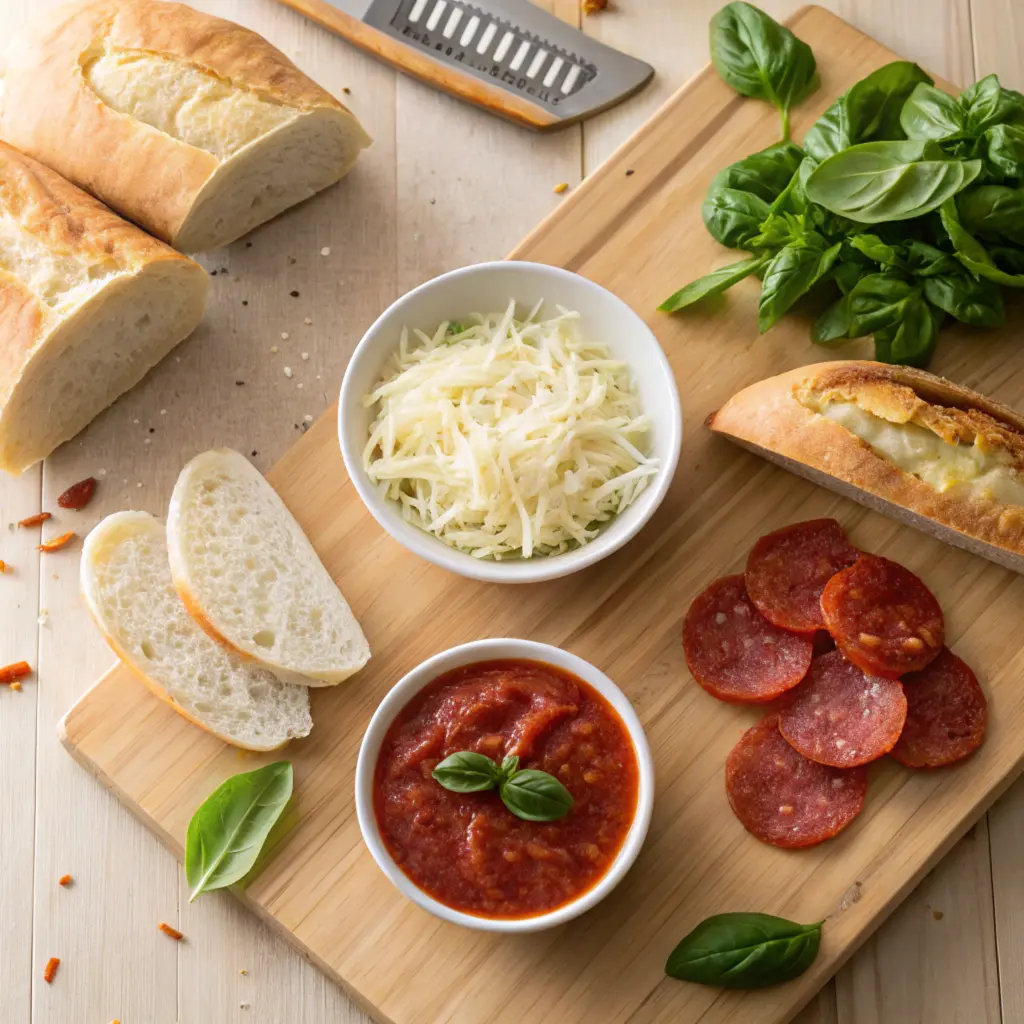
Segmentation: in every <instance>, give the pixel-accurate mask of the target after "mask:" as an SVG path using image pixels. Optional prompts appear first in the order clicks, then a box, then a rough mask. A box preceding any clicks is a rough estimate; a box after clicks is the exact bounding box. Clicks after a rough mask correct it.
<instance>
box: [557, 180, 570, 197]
mask: <svg viewBox="0 0 1024 1024" xmlns="http://www.w3.org/2000/svg"><path fill="white" fill-rule="evenodd" d="M554 191H555V192H557V193H558V194H559V195H561V194H562V193H563V192H568V191H569V182H567V181H563V182H560V183H559V184H557V185H556V186H555V188H554Z"/></svg>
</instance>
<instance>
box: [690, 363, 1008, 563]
mask: <svg viewBox="0 0 1024 1024" xmlns="http://www.w3.org/2000/svg"><path fill="white" fill-rule="evenodd" d="M707 424H708V426H709V427H710V428H711V429H712V430H713V431H715V432H716V433H719V434H723V435H725V436H727V437H729V438H731V439H732V440H733V441H736V442H738V443H739V444H741V445H743V446H744V447H746V448H749V449H751V451H755V452H757V453H758V454H760V455H763V456H765V457H766V458H768V459H771V460H772V461H773V462H777V463H778V464H779V465H781V466H785V467H786V469H789V470H791V471H792V472H794V473H797V474H799V475H800V476H804V477H806V478H807V479H809V480H813V481H814V482H815V483H819V484H822V485H823V486H825V487H828V488H830V489H831V490H833V491H837V492H838V493H839V494H842V495H844V496H845V497H848V498H853V499H854V500H855V501H859V502H860V503H861V504H863V505H867V506H868V507H869V508H873V509H876V510H877V511H879V512H884V513H885V514H886V515H891V516H893V517H895V518H896V519H899V520H901V521H902V522H905V523H910V524H911V525H913V526H916V527H917V528H918V529H920V530H923V531H924V532H925V533H929V534H931V535H932V536H934V537H938V538H939V539H940V540H943V541H946V542H947V543H949V544H955V545H957V546H958V547H962V548H965V549H966V550H968V551H971V552H974V553H975V554H978V555H982V556H983V557H985V558H989V559H991V560H992V561H993V562H998V563H999V564H1000V565H1004V566H1006V567H1007V568H1010V569H1014V570H1015V571H1017V572H1024V417H1022V416H1021V415H1019V414H1018V413H1016V412H1014V411H1013V410H1012V409H1009V408H1007V407H1006V406H1003V405H1000V404H999V403H997V402H993V401H992V400H991V399H988V398H986V397H984V396H983V395H979V394H977V393H976V392H974V391H971V390H969V389H967V388H963V387H960V386H959V385H957V384H953V383H952V382H950V381H948V380H945V379H943V378H942V377H936V376H934V375H933V374H930V373H925V372H924V371H923V370H915V369H911V368H909V367H905V366H889V365H887V364H884V363H873V362H858V361H844V362H832V363H818V364H817V365H814V366H805V367H801V368H800V369H797V370H791V371H790V372H788V373H783V374H780V375H779V376H778V377H770V378H768V379H767V380H762V381H759V382H758V383H757V384H752V385H751V386H750V387H748V388H744V390H743V391H740V392H739V393H738V394H736V395H734V396H733V397H732V398H730V399H729V401H728V402H726V404H725V405H724V406H723V407H722V408H721V409H719V410H718V412H716V413H712V414H711V415H710V416H709V417H708V420H707Z"/></svg>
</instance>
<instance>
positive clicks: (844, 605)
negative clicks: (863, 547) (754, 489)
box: [683, 519, 987, 848]
mask: <svg viewBox="0 0 1024 1024" xmlns="http://www.w3.org/2000/svg"><path fill="white" fill-rule="evenodd" d="M944 640H945V624H944V621H943V616H942V609H941V608H940V607H939V603H938V601H936V600H935V597H934V596H933V594H932V593H931V591H930V590H929V589H928V588H927V587H926V586H925V585H924V583H922V582H921V580H920V579H918V577H917V576H915V575H914V574H913V573H912V572H910V570H909V569H905V568H904V567H903V566H902V565H898V564H897V563H896V562H891V561H889V560H888V559H887V558H880V557H878V556H876V555H869V554H866V553H864V552H861V551H858V550H857V549H856V548H855V547H853V545H852V544H851V543H850V542H849V540H848V539H847V537H846V534H845V533H844V532H843V528H842V527H841V526H840V525H839V523H837V522H836V521H835V520H834V519H814V520H811V521H810V522H806V523H796V524H794V525H792V526H787V527H784V528H783V529H781V530H776V531H775V532H774V533H770V534H768V535H767V536H765V537H762V538H761V539H760V540H759V541H758V542H757V543H756V544H755V545H754V547H753V550H752V551H751V552H750V557H749V558H748V559H747V566H746V571H745V572H744V573H743V574H742V575H737V576H725V577H723V578H722V579H718V580H715V582H714V583H712V584H711V586H709V587H708V588H707V589H706V590H705V591H703V592H702V593H701V594H699V595H698V596H697V597H696V599H695V600H694V602H693V604H692V605H690V610H689V611H688V612H687V614H686V620H685V622H684V624H683V649H684V651H685V653H686V663H687V665H688V666H689V668H690V672H691V673H692V674H693V677H694V679H696V680H697V682H698V683H700V685H701V686H702V687H704V689H705V690H707V691H708V693H710V694H711V695H712V696H714V697H717V698H718V699H719V700H724V701H730V702H733V703H740V704H760V703H767V702H769V701H777V702H778V703H777V704H776V705H775V706H774V707H773V709H772V710H771V712H770V713H769V714H768V715H767V716H766V717H765V718H764V719H762V721H760V722H759V723H758V724H757V725H755V726H754V727H753V728H752V729H749V730H748V731H747V732H746V733H744V735H743V737H742V738H741V739H740V741H739V743H737V744H736V746H735V747H734V748H733V750H732V752H731V753H730V754H729V757H728V760H727V761H726V765H725V785H726V792H727V794H728V797H729V803H730V804H731V805H732V809H733V811H734V812H735V813H736V816H737V817H738V818H739V819H740V821H741V822H742V823H743V825H744V827H745V828H746V829H747V830H748V831H749V832H751V833H753V835H755V836H757V838H758V839H760V840H762V841H763V842H766V843H771V844H772V845H773V846H782V847H790V848H794V847H802V846H815V845H817V844H818V843H821V842H824V841H825V840H826V839H831V838H832V837H833V836H835V835H837V834H838V833H839V832H841V831H842V830H843V829H844V828H845V827H846V826H847V825H849V824H850V822H851V821H853V819H854V818H855V817H856V816H857V815H858V814H859V813H860V811H861V809H862V808H863V806H864V796H865V793H866V792H867V770H866V768H865V765H866V764H868V762H870V761H874V760H876V759H877V758H880V757H882V756H883V755H885V754H889V755H890V756H891V757H894V758H895V759H896V760H897V761H899V762H900V763H901V764H904V765H906V766H907V767H910V768H937V767H940V766H942V765H948V764H952V763H953V762H954V761H959V760H961V759H962V758H965V757H967V756H968V755H969V754H972V753H973V752H974V751H975V750H977V749H978V747H980V746H981V744H982V741H983V740H984V738H985V727H986V723H987V707H986V703H985V695H984V694H983V693H982V690H981V687H980V686H979V685H978V680H977V678H976V677H975V675H974V673H973V672H972V671H971V669H970V668H969V667H968V666H967V665H966V664H965V663H964V662H963V661H961V660H960V658H958V657H957V656H956V655H955V654H953V652H952V651H950V650H949V648H947V647H946V646H944Z"/></svg>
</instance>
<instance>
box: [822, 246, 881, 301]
mask: <svg viewBox="0 0 1024 1024" xmlns="http://www.w3.org/2000/svg"><path fill="white" fill-rule="evenodd" d="M846 252H847V249H846V247H845V246H844V248H843V249H842V250H841V255H842V256H843V261H842V262H841V263H837V264H836V266H835V269H834V270H833V271H832V277H833V278H834V279H835V282H836V284H837V285H839V290H840V291H841V292H842V293H843V294H844V295H849V294H850V292H851V291H853V289H854V286H855V285H856V284H857V282H858V281H859V280H860V279H861V278H862V277H864V276H865V274H870V273H874V268H873V267H872V266H871V265H870V264H869V263H867V262H866V261H865V262H864V263H863V264H861V263H859V262H855V261H853V260H848V259H847V258H846V255H845V254H846Z"/></svg>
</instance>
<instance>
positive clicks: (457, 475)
mask: <svg viewBox="0 0 1024 1024" xmlns="http://www.w3.org/2000/svg"><path fill="white" fill-rule="evenodd" d="M539 307H540V304H539V303H538V305H537V307H535V308H534V309H533V311H532V312H531V313H530V315H529V316H528V317H527V318H526V319H525V320H517V319H516V318H515V302H514V301H513V302H510V303H509V305H508V308H507V309H506V310H505V312H504V313H489V314H487V315H486V316H483V315H480V314H474V316H473V320H474V321H475V322H474V323H472V324H470V325H463V324H452V323H450V322H447V321H446V322H445V323H442V324H441V325H440V326H439V327H438V329H437V330H436V331H435V332H434V335H433V337H429V336H428V335H426V334H425V333H423V332H422V331H415V332H413V334H414V337H415V339H416V341H418V342H419V344H418V345H413V344H411V343H410V336H409V332H408V331H407V330H403V331H402V335H401V340H400V343H399V347H398V351H397V352H396V353H395V355H394V356H393V357H392V359H391V361H390V363H389V364H388V367H387V368H386V370H385V376H384V379H383V380H381V381H380V382H379V383H378V385H377V387H376V388H375V389H374V391H373V392H372V394H370V395H368V396H367V397H366V399H365V402H366V405H367V406H376V407H377V415H376V419H375V420H374V423H373V425H372V427H371V430H370V437H369V440H368V441H367V443H366V447H365V449H364V451H363V465H364V467H365V469H366V472H367V474H368V475H369V477H370V479H371V480H373V481H374V482H375V483H377V484H378V485H379V487H380V488H381V492H382V493H383V494H384V495H385V496H386V497H387V498H389V499H392V500H394V501H397V502H399V503H400V504H401V507H402V514H403V516H404V518H405V519H406V520H407V521H409V522H411V523H414V524H415V525H416V526H419V527H420V528H422V529H423V530H426V531H428V532H429V533H432V534H434V535H435V536H437V537H438V538H440V539H441V540H442V541H444V542H445V543H446V544H448V545H450V546H451V547H453V548H457V549H459V550H461V551H466V552H469V553H470V554H472V555H474V556H476V557H477V558H494V559H501V558H503V557H508V556H521V557H524V558H530V557H531V556H533V555H552V554H559V553H561V552H563V551H567V550H569V549H570V548H573V547H577V546H579V545H582V544H586V543H587V541H589V540H592V539H593V538H594V537H596V536H597V534H598V532H599V528H600V525H601V524H602V523H606V522H607V521H608V520H610V519H611V518H612V517H613V516H615V515H616V514H618V513H619V512H621V511H622V510H623V509H625V508H626V507H627V506H629V505H630V504H631V503H632V502H633V501H634V500H635V499H636V497H637V496H638V495H639V494H640V493H641V492H642V491H643V490H644V488H645V487H646V486H647V483H648V481H649V480H650V478H651V477H652V476H653V475H654V474H655V473H657V471H658V460H657V459H654V458H650V457H649V456H648V454H647V453H648V452H649V450H650V448H649V434H650V429H651V424H650V419H649V417H647V416H646V415H644V413H643V411H642V409H641V408H640V400H639V398H638V396H637V393H636V390H635V388H634V387H633V384H632V381H631V379H630V374H629V367H628V366H627V364H626V363H625V362H623V361H622V360H619V359H615V358H613V357H612V354H611V352H610V351H609V350H608V349H607V348H606V347H605V346H604V345H599V344H595V343H594V342H588V341H587V340H585V339H584V338H583V337H581V334H580V331H579V325H578V320H579V314H578V313H573V312H569V311H568V310H564V309H561V307H559V313H560V315H559V316H555V317H552V318H550V319H548V320H541V321H538V320H536V319H535V318H536V315H537V313H538V310H539Z"/></svg>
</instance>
